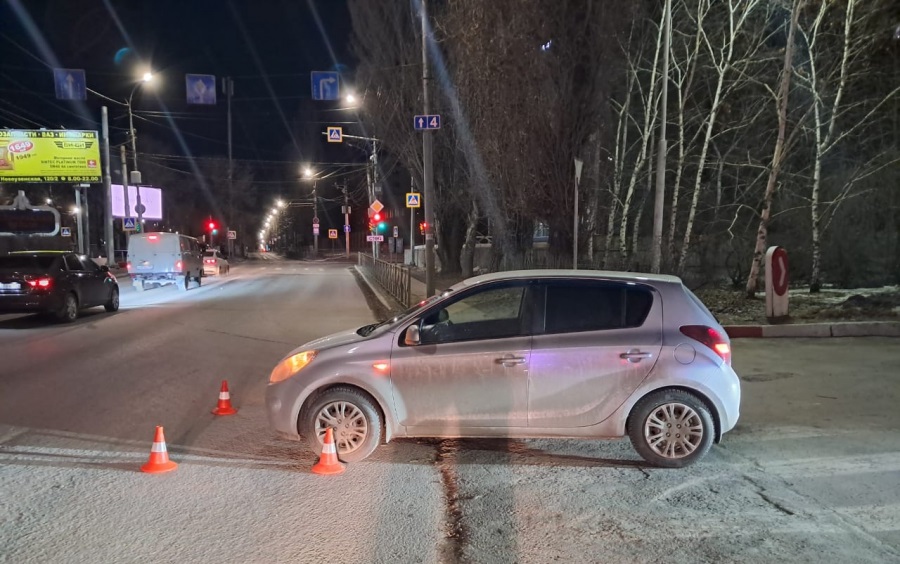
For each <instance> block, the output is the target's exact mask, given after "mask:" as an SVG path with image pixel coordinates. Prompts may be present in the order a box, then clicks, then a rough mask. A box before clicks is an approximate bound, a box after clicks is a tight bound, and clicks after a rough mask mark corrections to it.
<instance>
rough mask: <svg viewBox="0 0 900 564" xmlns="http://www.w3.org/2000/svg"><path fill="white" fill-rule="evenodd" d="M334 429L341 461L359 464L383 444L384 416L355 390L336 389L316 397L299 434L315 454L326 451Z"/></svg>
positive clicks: (301, 422)
mask: <svg viewBox="0 0 900 564" xmlns="http://www.w3.org/2000/svg"><path fill="white" fill-rule="evenodd" d="M328 427H331V428H332V429H333V432H334V442H335V447H336V448H337V452H338V458H340V459H341V460H343V461H344V462H359V461H360V460H363V459H365V458H366V457H367V456H369V455H370V454H372V452H374V451H375V449H376V448H378V445H379V444H380V443H381V414H380V413H379V411H378V408H376V407H375V405H374V404H373V403H372V401H371V400H370V399H369V398H368V397H367V396H366V395H364V394H363V393H361V392H359V391H358V390H355V389H353V388H343V387H341V388H334V389H331V390H328V391H327V392H325V393H324V394H321V395H319V396H317V397H315V398H314V399H313V400H312V401H311V402H309V403H308V404H307V405H306V407H305V408H304V409H303V411H302V412H301V414H300V421H299V431H300V434H301V435H303V436H304V437H306V440H307V441H308V443H309V446H310V447H311V448H312V449H313V450H314V451H315V452H321V451H322V443H323V442H324V441H325V430H326V429H327V428H328Z"/></svg>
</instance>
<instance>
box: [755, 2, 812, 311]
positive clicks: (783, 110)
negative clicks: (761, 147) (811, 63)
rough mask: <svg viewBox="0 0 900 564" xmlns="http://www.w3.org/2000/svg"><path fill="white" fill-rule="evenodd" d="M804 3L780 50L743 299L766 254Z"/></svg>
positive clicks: (797, 5) (793, 13)
mask: <svg viewBox="0 0 900 564" xmlns="http://www.w3.org/2000/svg"><path fill="white" fill-rule="evenodd" d="M804 2H805V0H794V6H793V10H792V11H791V23H790V27H789V29H788V39H787V45H786V46H785V48H784V66H783V68H782V70H781V85H780V86H779V87H778V94H777V95H776V97H775V104H776V106H777V108H778V138H777V139H776V141H775V150H774V152H773V153H772V167H771V169H770V170H769V178H768V180H767V181H766V192H765V196H764V198H763V209H762V213H761V214H760V217H759V228H758V229H757V232H756V248H755V249H754V250H753V261H752V262H751V264H750V274H749V275H748V276H747V287H746V292H747V297H751V298H752V297H755V296H756V288H757V284H758V281H759V270H760V263H762V259H763V256H764V255H765V252H766V240H767V237H768V232H769V231H768V230H769V218H770V217H771V215H772V199H773V197H774V196H775V189H776V186H777V182H778V173H779V172H781V163H782V161H783V158H784V153H783V151H784V136H785V130H786V129H787V108H788V93H789V92H790V89H791V75H792V74H793V71H792V69H793V65H792V61H793V56H794V33H795V32H796V30H797V20H798V18H799V16H800V10H801V9H802V7H803V4H804Z"/></svg>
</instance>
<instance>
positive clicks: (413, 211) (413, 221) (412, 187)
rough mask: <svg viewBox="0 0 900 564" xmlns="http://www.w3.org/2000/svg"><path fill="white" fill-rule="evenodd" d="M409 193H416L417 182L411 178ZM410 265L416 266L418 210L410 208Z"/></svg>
mask: <svg viewBox="0 0 900 564" xmlns="http://www.w3.org/2000/svg"><path fill="white" fill-rule="evenodd" d="M409 191H410V192H415V191H416V181H415V180H414V179H413V177H412V176H410V177H409ZM409 263H410V264H412V265H414V264H416V208H409Z"/></svg>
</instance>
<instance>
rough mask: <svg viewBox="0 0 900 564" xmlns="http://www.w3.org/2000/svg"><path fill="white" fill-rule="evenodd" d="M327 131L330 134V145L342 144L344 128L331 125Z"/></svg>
mask: <svg viewBox="0 0 900 564" xmlns="http://www.w3.org/2000/svg"><path fill="white" fill-rule="evenodd" d="M326 130H327V132H328V142H329V143H340V142H342V141H343V140H344V130H343V128H340V127H335V126H332V125H329V126H328V127H327V128H326Z"/></svg>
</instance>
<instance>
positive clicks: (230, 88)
mask: <svg viewBox="0 0 900 564" xmlns="http://www.w3.org/2000/svg"><path fill="white" fill-rule="evenodd" d="M222 85H223V88H224V89H225V99H226V100H227V101H228V226H227V227H226V228H225V232H226V234H227V233H228V231H230V230H231V229H232V226H233V225H234V168H233V164H232V160H231V96H232V94H234V82H233V81H232V80H231V77H225V78H223V79H222ZM233 254H234V240H233V239H228V256H229V258H230V257H231V256H232V255H233Z"/></svg>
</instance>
